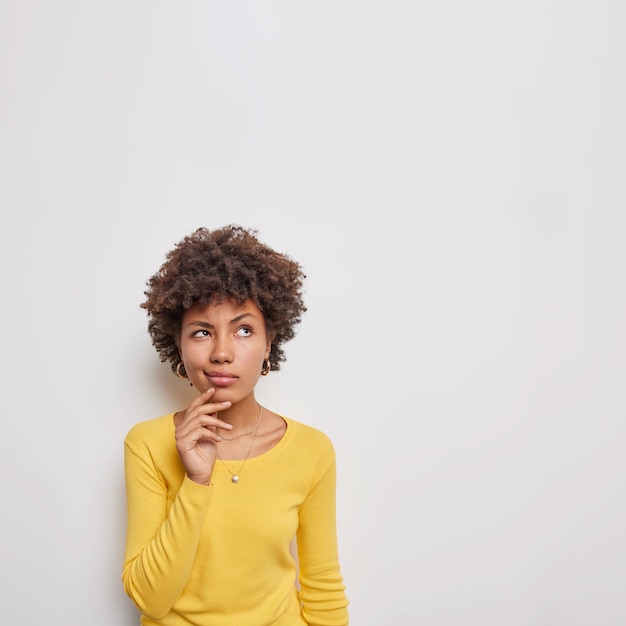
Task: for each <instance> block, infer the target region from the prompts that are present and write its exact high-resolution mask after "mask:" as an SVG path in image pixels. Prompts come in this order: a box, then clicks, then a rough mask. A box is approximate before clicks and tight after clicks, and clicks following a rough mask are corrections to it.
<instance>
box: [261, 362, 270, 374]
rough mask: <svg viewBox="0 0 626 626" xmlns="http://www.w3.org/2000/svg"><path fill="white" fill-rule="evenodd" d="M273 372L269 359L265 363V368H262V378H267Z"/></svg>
mask: <svg viewBox="0 0 626 626" xmlns="http://www.w3.org/2000/svg"><path fill="white" fill-rule="evenodd" d="M271 370H272V364H271V363H270V360H269V359H265V361H263V367H262V368H261V376H267V375H268V374H269V373H270V371H271Z"/></svg>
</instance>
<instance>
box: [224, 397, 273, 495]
mask: <svg viewBox="0 0 626 626" xmlns="http://www.w3.org/2000/svg"><path fill="white" fill-rule="evenodd" d="M262 415H263V407H261V412H260V413H259V421H258V422H257V425H256V426H255V427H254V429H253V430H251V431H250V432H249V433H244V434H248V435H249V434H250V433H254V437H252V443H251V444H250V447H249V448H248V454H246V458H245V459H244V460H243V463H242V464H241V467H240V468H239V471H237V472H236V473H234V474H233V472H232V471H231V469H230V467H228V465H226V463H225V462H224V459H222V457H221V456H220V455H219V454H218V455H217V458H218V459H219V461H220V463H221V464H222V465H223V466H224V467H225V468H226V469H227V470H228V473H229V474H230V482H231V483H233V484H235V485H236V484H237V483H238V482H239V474H241V471H242V470H243V468H244V465H245V464H246V461H247V460H248V457H249V456H250V452H252V446H254V442H255V441H256V431H257V429H258V427H259V424H260V423H261V416H262ZM239 436H240V437H243V435H239ZM234 439H237V437H234Z"/></svg>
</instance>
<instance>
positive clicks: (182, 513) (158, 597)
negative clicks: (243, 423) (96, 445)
mask: <svg viewBox="0 0 626 626" xmlns="http://www.w3.org/2000/svg"><path fill="white" fill-rule="evenodd" d="M213 393H214V390H213V389H210V390H208V391H206V392H204V393H203V394H200V396H198V398H196V399H195V400H194V401H192V402H191V403H190V405H189V407H188V408H187V410H186V411H185V414H184V415H183V416H182V417H181V418H180V419H179V420H178V424H177V426H176V435H175V438H176V450H177V451H178V455H179V458H180V461H181V463H182V468H183V469H184V470H185V476H184V479H183V481H182V484H181V487H180V490H179V491H178V493H177V495H176V498H175V500H174V502H173V503H172V506H171V507H170V509H169V511H168V510H167V502H168V499H167V494H168V487H167V485H166V484H165V481H164V480H163V478H162V475H161V472H159V469H158V468H157V467H156V465H155V462H154V458H155V456H156V457H157V458H158V452H157V450H151V449H150V447H149V445H148V443H147V442H146V441H145V440H144V439H143V437H142V436H141V435H139V434H137V433H134V434H133V433H132V431H131V433H129V435H128V436H127V438H126V441H125V447H124V455H125V456H124V459H125V474H126V495H127V506H128V529H127V538H126V556H125V559H124V573H123V581H124V588H125V590H126V593H127V594H128V595H129V596H130V597H131V598H132V600H133V601H134V602H135V604H136V605H137V607H138V608H139V609H140V610H141V611H142V613H144V615H148V616H150V617H153V618H155V619H159V618H162V617H164V616H165V615H167V613H169V611H170V610H171V608H172V606H173V605H174V602H176V600H177V599H178V597H179V596H180V594H181V593H182V591H183V589H184V588H185V585H186V584H187V581H188V580H189V577H190V575H191V570H192V567H193V564H194V560H195V556H196V552H197V549H198V543H199V541H200V536H201V533H202V528H203V524H204V518H205V516H206V511H207V507H208V505H209V500H210V493H211V488H210V487H209V485H210V483H211V475H212V472H213V465H214V463H215V442H216V441H219V437H218V436H217V434H216V433H215V427H216V426H220V427H221V428H226V429H228V428H231V426H230V424H227V423H225V422H222V420H220V419H219V418H218V417H217V411H219V410H223V409H224V408H228V407H229V406H230V402H220V403H212V402H210V398H211V396H212V395H213ZM153 445H155V446H156V447H157V448H158V446H159V444H158V442H157V443H156V444H155V443H153ZM161 445H162V444H161Z"/></svg>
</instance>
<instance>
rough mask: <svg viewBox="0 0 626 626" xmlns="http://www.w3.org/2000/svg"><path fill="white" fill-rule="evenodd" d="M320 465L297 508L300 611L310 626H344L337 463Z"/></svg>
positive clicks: (345, 600)
mask: <svg viewBox="0 0 626 626" xmlns="http://www.w3.org/2000/svg"><path fill="white" fill-rule="evenodd" d="M327 463H328V464H327V465H326V467H325V468H322V471H321V475H320V476H319V480H317V482H315V483H314V484H313V485H312V487H311V489H310V491H309V494H308V496H307V498H306V500H305V501H304V503H303V504H302V506H301V508H300V514H299V527H298V532H297V543H298V559H299V565H300V588H301V592H300V597H301V600H302V612H303V615H304V617H305V619H306V620H307V623H308V624H309V625H310V626H346V625H347V624H348V610H347V606H348V600H347V598H346V595H345V587H344V585H343V578H342V576H341V572H340V567H339V556H338V548H337V528H336V465H335V457H334V451H333V452H332V458H331V459H330V460H329V461H327Z"/></svg>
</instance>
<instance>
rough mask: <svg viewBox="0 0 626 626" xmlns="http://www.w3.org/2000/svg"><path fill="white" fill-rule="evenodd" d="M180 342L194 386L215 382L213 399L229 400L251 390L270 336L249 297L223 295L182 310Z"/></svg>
mask: <svg viewBox="0 0 626 626" xmlns="http://www.w3.org/2000/svg"><path fill="white" fill-rule="evenodd" d="M179 347H180V354H181V357H182V360H183V363H184V364H185V370H186V371H187V375H188V376H189V380H190V381H191V382H192V383H193V385H194V387H195V388H196V389H197V390H198V391H200V392H203V391H206V390H207V389H211V388H215V395H214V396H213V398H214V399H215V401H218V402H223V401H225V400H230V401H231V402H232V403H233V404H234V403H236V402H239V401H241V400H243V399H244V398H247V397H248V396H250V394H252V393H253V391H254V386H255V385H256V383H257V381H258V380H259V376H260V375H261V368H262V367H263V361H264V360H265V359H267V358H268V357H269V354H270V348H271V342H270V340H269V338H268V336H267V332H266V330H265V320H264V318H263V314H262V313H261V311H260V309H259V307H258V306H257V305H256V304H254V302H252V301H251V300H246V302H244V303H243V304H237V302H235V301H234V300H224V301H223V302H221V303H220V304H208V305H200V304H197V305H195V306H194V307H192V308H191V309H189V310H188V311H187V312H186V313H185V314H184V315H183V319H182V324H181V335H180V346H179Z"/></svg>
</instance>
